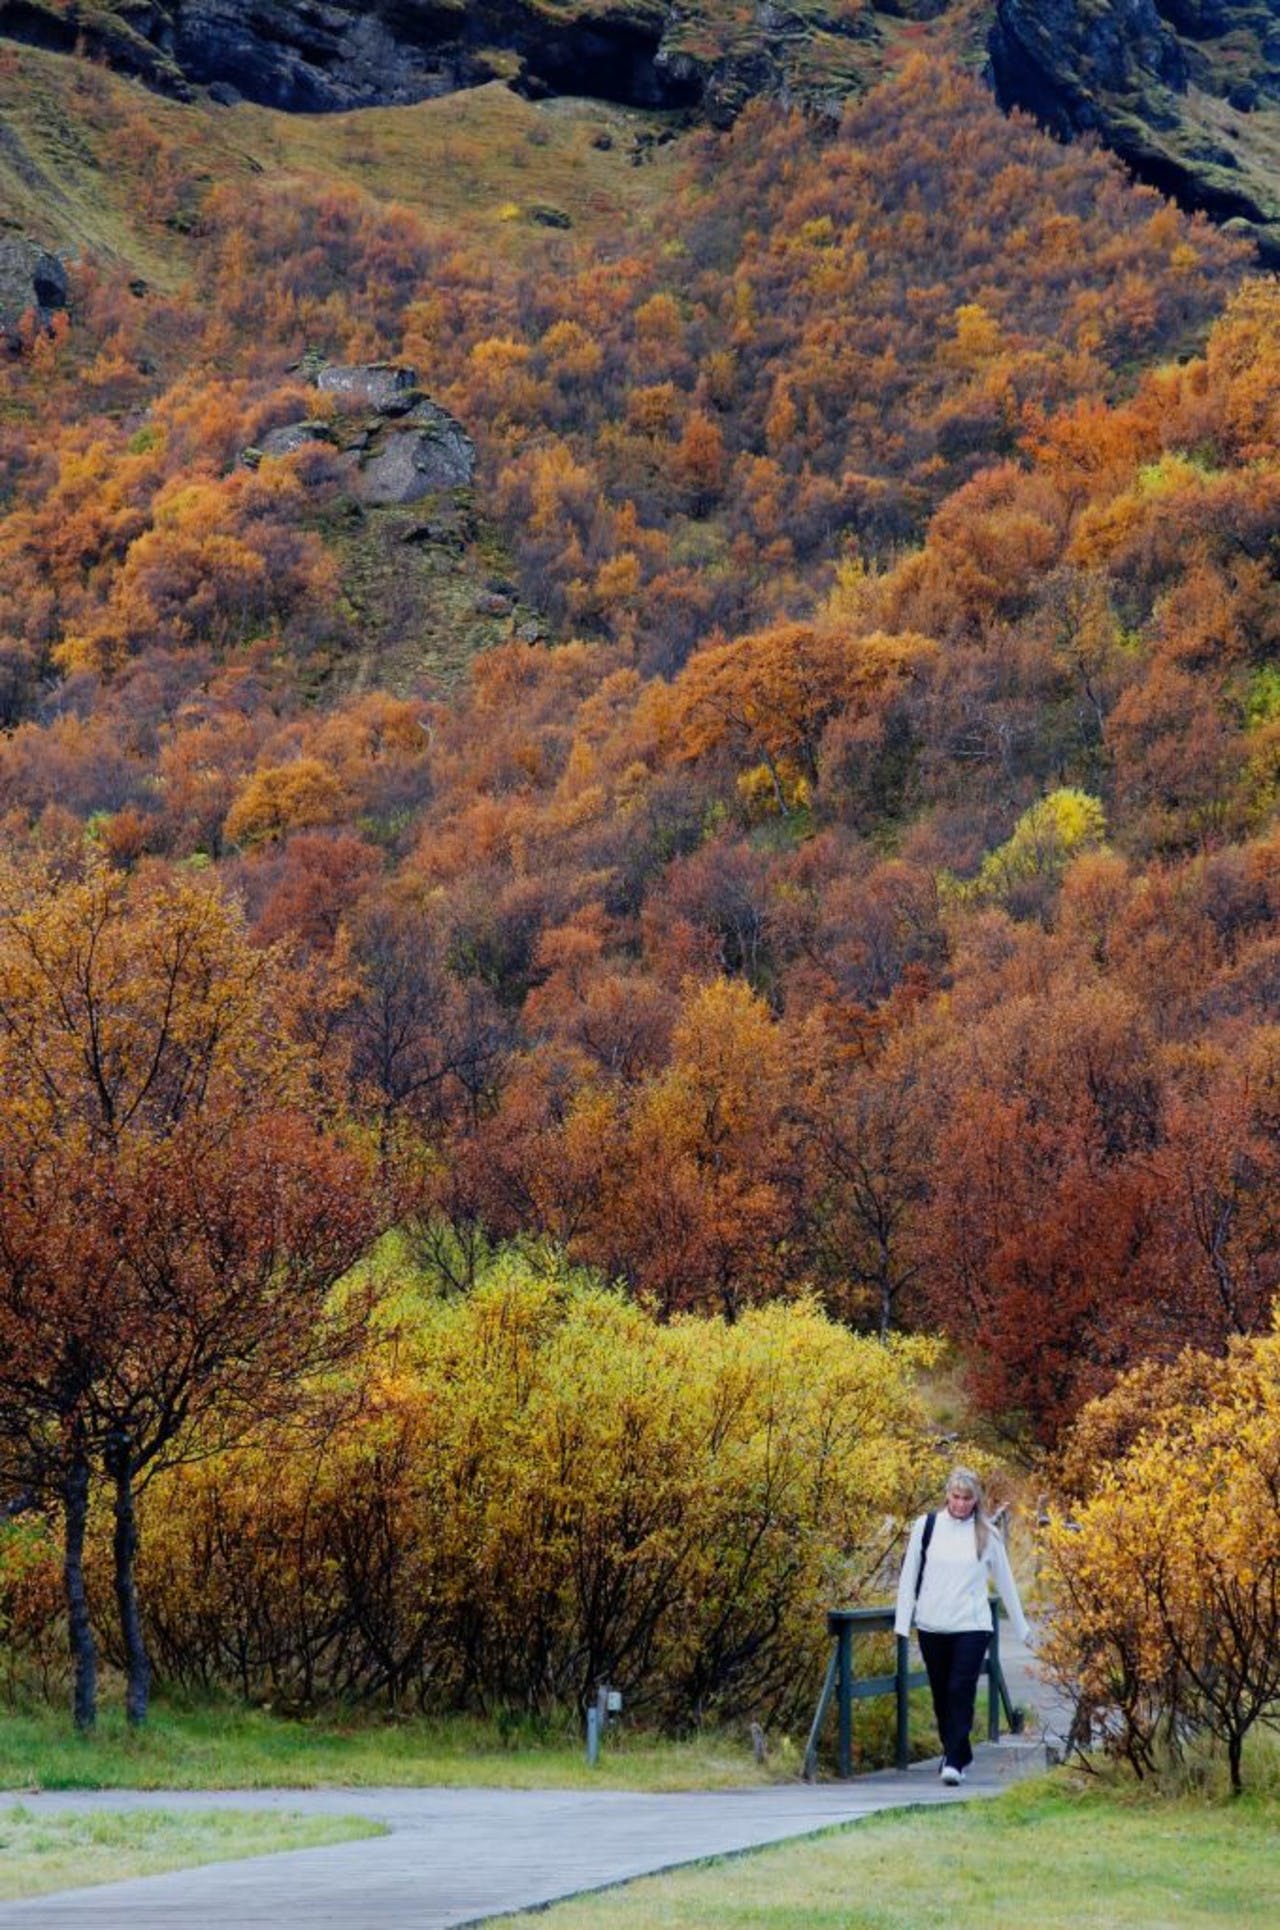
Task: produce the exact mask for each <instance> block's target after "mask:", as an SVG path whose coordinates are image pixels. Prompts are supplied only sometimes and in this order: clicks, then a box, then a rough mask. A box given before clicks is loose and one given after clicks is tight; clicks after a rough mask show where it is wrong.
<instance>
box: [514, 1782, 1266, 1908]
mask: <svg viewBox="0 0 1280 1930" xmlns="http://www.w3.org/2000/svg"><path fill="white" fill-rule="evenodd" d="M1277 1824H1280V1803H1277V1801H1276V1800H1275V1798H1274V1797H1271V1796H1268V1797H1259V1798H1249V1797H1246V1798H1245V1799H1244V1800H1242V1801H1239V1802H1236V1803H1226V1802H1223V1803H1217V1804H1212V1805H1206V1804H1204V1803H1202V1802H1193V1801H1190V1800H1188V1799H1185V1798H1184V1799H1179V1800H1151V1799H1144V1798H1142V1797H1139V1798H1137V1799H1135V1798H1134V1797H1133V1796H1132V1795H1131V1794H1129V1793H1127V1792H1125V1793H1122V1792H1117V1791H1116V1790H1115V1789H1112V1788H1108V1787H1106V1786H1098V1785H1095V1784H1091V1783H1089V1782H1088V1780H1087V1779H1084V1778H1080V1779H1073V1778H1069V1777H1066V1776H1059V1777H1057V1778H1055V1779H1053V1780H1052V1781H1050V1780H1048V1779H1040V1780H1038V1781H1036V1782H1035V1783H1030V1784H1024V1785H1021V1786H1019V1787H1018V1788H1015V1789H1013V1790H1011V1791H1010V1792H1009V1793H1008V1794H1007V1795H1005V1796H1002V1797H999V1798H997V1799H996V1800H994V1801H984V1802H975V1803H972V1804H966V1805H964V1806H963V1807H961V1806H956V1807H954V1808H948V1809H946V1810H942V1811H939V1810H932V1811H927V1810H908V1811H902V1812H899V1813H897V1814H894V1815H886V1816H880V1817H874V1818H871V1819H869V1820H868V1821H866V1822H864V1823H857V1824H854V1825H852V1826H850V1827H849V1828H846V1829H841V1830H838V1831H830V1832H827V1833H826V1834H825V1835H822V1836H819V1837H810V1838H808V1839H806V1840H805V1841H803V1842H799V1843H791V1844H787V1845H784V1846H781V1847H779V1848H776V1849H769V1850H762V1851H758V1852H757V1853H755V1854H754V1855H751V1856H746V1857H738V1858H735V1859H733V1860H731V1861H727V1862H723V1861H722V1862H718V1863H711V1864H704V1865H701V1866H699V1867H697V1868H695V1869H690V1870H685V1871H675V1872H672V1873H671V1874H670V1875H667V1876H660V1877H650V1878H647V1879H645V1880H644V1881H642V1882H639V1883H632V1884H628V1885H627V1886H626V1887H625V1888H623V1889H618V1890H614V1891H609V1892H607V1893H604V1894H598V1895H594V1896H591V1897H588V1898H584V1899H582V1900H581V1901H579V1902H572V1903H566V1904H562V1905H560V1906H558V1907H557V1908H555V1909H551V1910H547V1911H540V1912H538V1913H536V1914H531V1915H528V1916H518V1917H510V1918H504V1919H503V1926H504V1930H521V1926H523V1930H534V1926H535V1925H536V1926H537V1930H657V1926H661V1930H712V1926H714V1930H1029V1927H1030V1926H1034V1930H1202V1927H1203V1930H1209V1926H1215V1927H1217V1930H1225V1926H1227V1925H1232V1926H1237V1927H1243V1930H1263V1927H1264V1926H1270V1925H1272V1924H1275V1923H1277V1922H1280V1857H1277V1855H1276V1853H1275V1844H1276V1828H1277Z"/></svg>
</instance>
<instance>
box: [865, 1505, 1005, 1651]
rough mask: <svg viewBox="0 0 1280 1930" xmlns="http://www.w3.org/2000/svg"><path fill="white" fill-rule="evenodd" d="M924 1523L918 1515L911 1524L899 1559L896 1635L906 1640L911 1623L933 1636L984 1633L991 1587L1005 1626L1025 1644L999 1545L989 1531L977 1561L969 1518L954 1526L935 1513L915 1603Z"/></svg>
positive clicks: (944, 1515) (988, 1619) (949, 1519)
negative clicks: (1002, 1610) (1005, 1614)
mask: <svg viewBox="0 0 1280 1930" xmlns="http://www.w3.org/2000/svg"><path fill="white" fill-rule="evenodd" d="M924 1522H925V1517H924V1516H923V1515H921V1516H920V1517H919V1518H918V1519H917V1520H916V1522H915V1523H914V1524H913V1526H912V1529H911V1538H910V1540H909V1541H908V1543H907V1552H906V1554H905V1555H904V1557H903V1561H902V1576H901V1579H900V1580H899V1583H898V1609H897V1614H896V1616H895V1617H894V1624H893V1626H894V1629H895V1631H896V1633H897V1634H899V1635H909V1634H910V1633H911V1624H912V1621H913V1620H914V1622H915V1625H916V1627H917V1628H922V1629H926V1630H930V1631H932V1632H933V1633H935V1634H939V1635H961V1634H964V1633H967V1632H968V1631H970V1630H973V1629H982V1630H989V1629H990V1627H991V1607H990V1583H992V1582H994V1583H995V1586H996V1589H997V1590H998V1592H999V1595H1000V1599H1001V1601H1002V1602H1003V1603H1004V1605H1005V1608H1006V1609H1007V1611H1008V1614H1009V1620H1010V1622H1011V1623H1012V1624H1013V1627H1014V1629H1015V1630H1016V1632H1017V1634H1018V1636H1019V1638H1020V1639H1021V1640H1022V1641H1024V1642H1025V1641H1026V1639H1027V1636H1028V1633H1029V1630H1028V1627H1027V1618H1026V1616H1025V1615H1024V1614H1023V1612H1022V1603H1021V1601H1020V1600H1019V1599H1018V1585H1017V1583H1016V1582H1015V1581H1014V1579H1013V1570H1012V1569H1011V1568H1010V1566H1009V1557H1008V1555H1007V1554H1006V1553H1005V1547H1004V1543H1003V1541H1002V1540H1001V1539H1000V1536H999V1535H998V1533H997V1532H996V1530H995V1529H994V1528H993V1529H991V1530H990V1532H989V1534H988V1536H987V1548H986V1553H985V1554H984V1555H979V1553H978V1538H977V1529H976V1526H975V1524H974V1522H973V1520H972V1518H970V1519H969V1520H968V1521H957V1520H956V1519H955V1518H954V1516H952V1515H949V1514H948V1513H947V1511H946V1509H945V1508H941V1509H939V1511H938V1516H937V1519H936V1520H935V1522H934V1524H933V1539H932V1540H931V1541H930V1543H929V1551H928V1553H927V1554H926V1556H925V1561H924V1580H923V1581H922V1582H921V1584H920V1598H919V1600H918V1601H917V1600H916V1599H915V1592H916V1574H917V1572H918V1570H919V1567H920V1541H921V1537H922V1536H923V1534H924Z"/></svg>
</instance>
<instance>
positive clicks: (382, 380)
mask: <svg viewBox="0 0 1280 1930" xmlns="http://www.w3.org/2000/svg"><path fill="white" fill-rule="evenodd" d="M315 382H316V388H317V389H318V390H319V391H320V393H321V394H322V395H327V396H330V397H332V398H333V402H334V404H336V407H337V411H338V413H337V415H336V417H335V419H334V420H333V421H332V422H330V421H328V420H323V419H318V418H317V419H315V420H310V419H309V420H307V421H305V422H286V423H282V424H281V425H280V426H279V427H278V428H275V429H269V430H268V431H267V432H266V434H265V435H264V436H263V437H262V438H261V440H260V441H259V443H258V444H257V446H256V447H255V448H253V449H247V450H246V451H245V453H244V460H245V461H246V462H247V463H248V464H249V465H250V466H251V467H256V465H257V464H258V463H259V462H261V460H262V458H263V457H264V456H291V455H294V454H296V453H297V451H298V450H300V449H305V448H307V447H309V446H310V445H312V444H314V443H319V444H321V445H327V446H328V447H330V448H331V449H332V450H333V453H334V456H335V458H336V460H337V462H338V465H339V469H340V471H342V472H345V475H346V480H347V485H348V487H349V488H350V492H351V495H352V497H353V498H354V500H355V501H356V502H358V503H363V504H366V505H367V506H368V507H369V508H374V509H389V508H403V507H405V506H406V505H407V504H410V503H419V502H422V501H423V499H424V498H426V497H428V496H439V495H449V494H452V493H453V492H454V491H456V490H460V489H469V488H470V486H471V483H472V481H473V479H474V477H475V468H476V452H475V444H474V443H473V442H472V440H471V438H470V436H469V435H468V434H467V432H466V430H465V429H464V428H463V426H462V424H461V423H460V422H459V421H458V419H457V417H456V416H452V415H450V414H449V411H448V410H447V409H442V408H441V407H440V405H439V403H437V402H433V401H432V400H431V398H430V396H428V395H424V394H423V392H422V390H421V389H420V388H419V387H418V376H417V371H416V370H415V369H411V368H404V367H396V366H393V365H391V364H389V363H376V362H375V363H368V364H357V363H351V364H331V365H330V366H329V367H327V368H322V369H320V370H319V371H318V373H317V375H316V378H315Z"/></svg>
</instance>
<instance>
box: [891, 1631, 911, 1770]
mask: <svg viewBox="0 0 1280 1930" xmlns="http://www.w3.org/2000/svg"><path fill="white" fill-rule="evenodd" d="M910 1647H911V1642H910V1638H909V1637H908V1636H906V1635H899V1636H898V1638H897V1656H898V1662H897V1680H896V1681H895V1683H894V1693H895V1695H896V1696H897V1699H898V1756H897V1761H898V1768H899V1769H900V1770H902V1769H905V1768H906V1767H907V1764H908V1763H909V1762H910V1760H911V1700H910V1697H911V1663H910V1656H909V1650H910Z"/></svg>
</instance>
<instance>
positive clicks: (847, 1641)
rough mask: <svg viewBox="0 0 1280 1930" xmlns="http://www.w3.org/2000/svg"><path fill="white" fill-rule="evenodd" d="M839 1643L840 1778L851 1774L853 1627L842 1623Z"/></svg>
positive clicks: (838, 1637)
mask: <svg viewBox="0 0 1280 1930" xmlns="http://www.w3.org/2000/svg"><path fill="white" fill-rule="evenodd" d="M836 1640H837V1642H838V1643H839V1650H840V1662H839V1669H838V1673H837V1677H836V1681H837V1689H838V1697H839V1708H840V1732H839V1740H838V1744H837V1757H836V1760H837V1765H838V1767H839V1771H840V1774H841V1775H842V1776H852V1774H853V1626H852V1624H851V1623H850V1622H847V1621H842V1622H841V1624H840V1631H839V1634H838V1635H837V1637H836Z"/></svg>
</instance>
